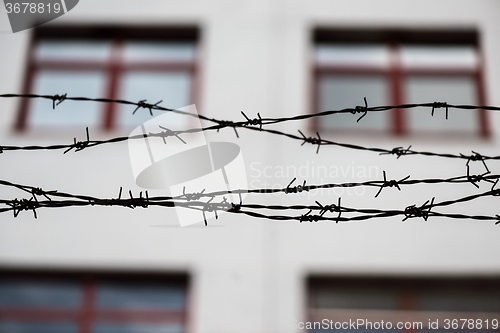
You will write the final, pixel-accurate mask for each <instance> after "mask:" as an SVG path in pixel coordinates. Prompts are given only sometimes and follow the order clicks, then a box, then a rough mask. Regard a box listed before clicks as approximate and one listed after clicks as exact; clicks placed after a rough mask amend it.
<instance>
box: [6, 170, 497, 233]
mask: <svg viewBox="0 0 500 333" xmlns="http://www.w3.org/2000/svg"><path fill="white" fill-rule="evenodd" d="M499 178H500V175H472V176H471V175H467V176H460V177H453V178H448V179H421V180H416V179H415V180H410V179H409V176H408V177H405V178H403V179H402V180H400V181H396V180H389V181H388V180H387V179H386V175H385V172H384V180H383V181H382V182H380V181H369V182H363V183H344V184H325V185H319V186H316V185H314V186H307V185H305V182H304V183H303V185H297V186H294V187H291V186H290V185H291V184H292V183H293V182H294V181H295V179H294V180H292V182H291V183H290V184H289V185H288V186H287V187H286V188H284V189H253V190H232V191H231V190H230V191H218V192H212V193H205V190H202V191H201V192H193V193H186V192H185V188H184V191H183V192H184V193H183V194H182V195H181V196H176V197H170V196H157V197H150V196H149V194H148V191H145V192H144V194H143V192H139V195H138V196H137V195H136V196H135V197H134V195H133V194H132V191H129V192H128V195H129V196H128V197H127V198H122V192H123V188H120V191H119V193H118V196H117V197H116V198H104V199H103V198H98V197H93V196H87V195H79V194H70V193H65V192H60V191H57V190H49V191H46V190H43V189H41V188H40V187H33V186H27V185H21V184H16V183H12V182H8V181H5V180H0V185H3V186H9V187H15V188H17V189H20V190H22V191H24V192H26V193H29V194H31V197H29V198H27V197H25V198H21V199H18V198H15V199H0V213H4V212H10V211H12V212H13V214H14V217H17V216H18V215H19V214H20V212H22V211H29V210H31V211H32V212H33V215H34V217H35V218H37V210H38V209H40V208H63V207H85V206H116V207H128V208H132V209H134V208H137V207H142V208H148V207H154V206H158V207H170V208H172V207H182V208H187V209H194V210H198V211H201V212H202V214H203V217H204V220H205V225H207V224H208V223H207V219H206V213H210V212H213V213H214V214H215V217H216V218H218V215H217V212H218V211H227V212H231V213H241V214H244V215H248V216H252V217H257V218H263V219H269V220H282V221H284V220H296V221H300V222H319V221H335V222H336V223H338V222H350V221H363V220H368V219H373V218H386V217H393V216H404V218H403V221H406V220H407V219H410V218H423V219H424V220H425V221H427V219H428V218H429V217H432V216H435V217H447V218H452V219H471V220H481V221H495V222H496V223H495V224H499V223H500V216H499V215H495V216H486V215H467V214H457V213H440V212H435V211H432V209H434V208H436V207H445V206H451V205H454V204H457V203H463V202H468V201H472V200H476V199H479V198H482V197H489V196H500V189H495V186H496V184H497V183H498V180H499ZM493 179H495V181H493ZM482 180H484V181H487V182H490V183H492V184H493V185H492V187H491V189H490V190H489V191H486V192H482V193H477V194H473V195H469V196H465V197H462V198H458V199H453V200H446V201H441V202H434V200H435V199H434V198H432V200H428V201H426V202H425V203H423V204H422V205H416V204H414V205H410V206H407V207H406V208H405V209H403V210H398V209H394V210H383V209H373V208H368V209H367V208H352V207H347V206H344V205H342V204H341V198H340V197H339V198H338V202H337V203H336V204H335V203H332V204H325V205H323V204H321V203H320V202H318V201H315V203H316V205H263V204H252V203H243V202H242V197H241V194H242V193H276V192H284V193H286V194H289V193H301V192H303V191H309V190H314V189H319V188H324V186H333V185H335V186H348V187H349V186H378V187H380V190H379V191H378V192H377V194H376V195H375V197H378V195H379V194H380V192H381V189H382V188H384V187H389V186H394V187H398V188H399V185H404V184H417V183H423V184H425V183H427V184H429V183H430V184H435V183H464V182H470V183H471V184H473V185H475V186H476V185H477V183H478V182H479V181H482ZM256 191H259V192H256ZM228 194H239V197H240V201H239V203H235V202H229V201H228V200H227V198H226V197H225V195H228ZM218 196H219V197H220V196H222V200H220V201H214V199H215V198H216V197H218ZM203 197H209V198H210V199H209V200H207V201H200V199H201V198H203ZM41 198H44V199H46V200H39V199H41ZM59 198H63V199H61V200H56V199H59ZM2 205H3V206H4V207H1V206H2ZM245 209H247V210H245ZM259 210H270V211H274V212H276V211H285V210H290V211H297V210H301V211H307V212H306V213H305V214H301V215H269V214H263V213H259V212H257V211H259ZM313 212H314V214H312V213H313ZM316 212H317V213H316ZM328 212H330V213H338V215H336V216H325V213H328ZM343 213H344V216H342V214H343ZM345 213H348V214H349V213H350V214H352V213H355V214H358V215H355V216H348V217H346V216H345Z"/></svg>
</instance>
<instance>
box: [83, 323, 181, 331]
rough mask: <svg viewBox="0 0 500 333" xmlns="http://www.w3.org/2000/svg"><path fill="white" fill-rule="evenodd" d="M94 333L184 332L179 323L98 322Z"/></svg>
mask: <svg viewBox="0 0 500 333" xmlns="http://www.w3.org/2000/svg"><path fill="white" fill-rule="evenodd" d="M92 332H93V333H182V332H183V329H182V326H181V325H179V324H109V323H97V324H96V325H95V326H94V330H93V331H92Z"/></svg>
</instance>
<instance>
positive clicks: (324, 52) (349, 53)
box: [315, 44, 390, 67]
mask: <svg viewBox="0 0 500 333" xmlns="http://www.w3.org/2000/svg"><path fill="white" fill-rule="evenodd" d="M315 59H316V62H317V63H318V64H320V65H328V64H332V65H356V66H359V65H361V66H377V67H379V66H387V65H388V64H389V59H390V57H389V49H388V48H387V46H385V45H373V44H357V45H352V44H319V45H317V46H316V54H315Z"/></svg>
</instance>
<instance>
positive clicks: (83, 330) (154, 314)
mask: <svg viewBox="0 0 500 333" xmlns="http://www.w3.org/2000/svg"><path fill="white" fill-rule="evenodd" d="M0 273H1V274H0V276H2V277H4V278H5V277H6V278H9V279H12V278H14V279H26V280H28V281H29V280H34V281H44V280H47V281H54V280H60V281H74V282H77V283H80V284H81V292H82V297H81V300H80V302H81V303H80V306H79V307H76V308H75V309H65V308H60V307H53V308H50V309H46V308H22V307H5V306H4V307H2V306H0V320H11V321H20V322H30V321H34V322H45V321H47V322H56V323H57V322H65V321H71V322H74V324H75V326H76V328H77V329H76V332H77V333H90V332H92V325H93V324H94V323H96V322H99V321H101V322H106V323H119V324H124V323H134V324H142V323H146V324H151V323H180V324H181V325H182V327H183V332H184V333H186V332H189V331H190V328H189V324H190V315H189V309H190V299H191V290H192V287H191V281H190V278H189V275H188V274H185V273H180V272H172V273H163V272H127V271H123V272H122V271H114V272H98V271H95V272H92V271H81V272H78V271H71V272H70V271H38V270H33V271H31V270H23V271H11V270H2V269H0ZM107 280H112V281H119V282H139V283H140V282H145V281H146V282H155V283H175V284H179V285H182V286H183V290H184V291H185V302H184V307H183V308H182V309H181V310H173V309H162V310H157V309H155V310H152V309H142V310H141V309H105V310H103V309H98V308H97V305H96V304H95V302H94V301H95V299H96V298H95V297H96V292H97V286H98V282H105V281H107Z"/></svg>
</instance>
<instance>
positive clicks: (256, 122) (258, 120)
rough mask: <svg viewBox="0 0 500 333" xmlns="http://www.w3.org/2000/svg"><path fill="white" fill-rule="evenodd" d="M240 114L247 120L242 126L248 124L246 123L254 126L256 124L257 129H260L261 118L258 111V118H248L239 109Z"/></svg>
mask: <svg viewBox="0 0 500 333" xmlns="http://www.w3.org/2000/svg"><path fill="white" fill-rule="evenodd" d="M241 114H242V115H243V117H245V119H246V120H247V121H246V122H245V123H244V124H243V126H248V125H253V126H256V125H259V129H260V130H261V131H262V118H261V116H260V113H257V116H258V117H259V119H257V118H254V119H250V118H248V117H247V115H246V114H245V113H244V112H243V111H241Z"/></svg>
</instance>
